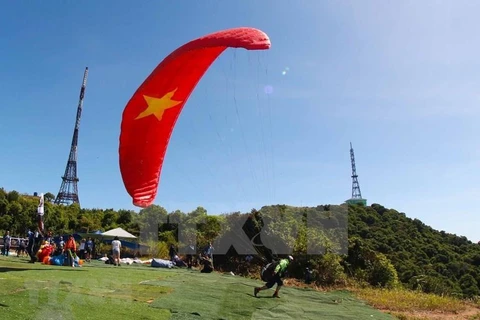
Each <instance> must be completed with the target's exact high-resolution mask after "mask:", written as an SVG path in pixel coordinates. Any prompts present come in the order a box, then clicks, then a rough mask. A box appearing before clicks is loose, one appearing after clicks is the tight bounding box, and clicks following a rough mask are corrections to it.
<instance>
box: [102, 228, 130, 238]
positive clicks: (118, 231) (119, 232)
mask: <svg viewBox="0 0 480 320" xmlns="http://www.w3.org/2000/svg"><path fill="white" fill-rule="evenodd" d="M102 236H103V237H104V238H114V237H119V238H120V239H137V237H135V236H134V235H133V234H131V233H130V232H127V231H125V230H123V229H122V228H115V229H112V230H108V231H105V232H104V233H102Z"/></svg>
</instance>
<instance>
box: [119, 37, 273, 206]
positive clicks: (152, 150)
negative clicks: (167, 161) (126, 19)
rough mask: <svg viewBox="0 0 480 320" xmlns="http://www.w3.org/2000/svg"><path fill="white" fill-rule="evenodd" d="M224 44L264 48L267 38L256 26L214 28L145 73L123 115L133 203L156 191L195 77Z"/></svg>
mask: <svg viewBox="0 0 480 320" xmlns="http://www.w3.org/2000/svg"><path fill="white" fill-rule="evenodd" d="M227 48H244V49H247V50H266V49H269V48H270V39H269V38H268V36H267V35H266V34H265V33H264V32H262V31H260V30H258V29H254V28H234V29H228V30H223V31H219V32H215V33H212V34H209V35H206V36H204V37H201V38H198V39H196V40H193V41H191V42H188V43H187V44H185V45H183V46H181V47H180V48H178V49H177V50H175V51H174V52H172V53H171V54H170V55H169V56H168V57H166V58H165V59H164V60H163V61H162V62H161V63H160V64H159V65H158V66H157V67H156V68H155V69H154V70H153V72H152V73H151V74H150V75H149V76H148V77H147V79H146V80H145V81H144V82H143V83H142V84H141V85H140V87H139V88H138V89H137V91H136V92H135V93H134V95H133V96H132V98H131V99H130V101H129V102H128V103H127V106H126V107H125V110H124V111H123V115H122V124H121V132H120V146H119V162H120V171H121V174H122V179H123V183H124V185H125V188H126V189H127V192H128V194H129V195H130V196H131V197H132V198H133V204H134V205H135V206H138V207H143V208H144V207H148V206H149V205H150V204H152V202H153V201H154V199H155V197H156V195H157V189H158V184H159V181H160V173H161V169H162V164H163V159H164V157H165V152H166V149H167V146H168V142H169V140H170V136H171V134H172V130H173V128H174V126H175V123H176V121H177V119H178V116H179V115H180V112H181V111H182V109H183V106H184V104H185V103H186V101H187V100H188V97H189V96H190V94H191V92H192V91H193V89H194V88H195V86H196V85H197V83H198V81H199V80H200V79H201V77H202V76H203V75H204V74H205V72H206V71H207V69H208V68H209V67H210V65H211V64H212V63H213V62H214V61H215V59H216V58H217V57H218V56H219V55H220V54H221V53H222V52H223V51H224V50H225V49H227Z"/></svg>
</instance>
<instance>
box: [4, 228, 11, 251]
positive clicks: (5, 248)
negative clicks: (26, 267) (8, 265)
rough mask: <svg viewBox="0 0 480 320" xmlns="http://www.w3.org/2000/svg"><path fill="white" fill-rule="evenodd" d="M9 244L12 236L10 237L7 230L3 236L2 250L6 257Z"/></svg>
mask: <svg viewBox="0 0 480 320" xmlns="http://www.w3.org/2000/svg"><path fill="white" fill-rule="evenodd" d="M11 245H12V237H10V231H7V233H6V234H5V236H3V250H4V254H5V256H7V257H8V254H9V252H10V246H11Z"/></svg>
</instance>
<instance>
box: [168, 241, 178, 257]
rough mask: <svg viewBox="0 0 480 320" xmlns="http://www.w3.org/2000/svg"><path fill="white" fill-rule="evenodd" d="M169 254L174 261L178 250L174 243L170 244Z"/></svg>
mask: <svg viewBox="0 0 480 320" xmlns="http://www.w3.org/2000/svg"><path fill="white" fill-rule="evenodd" d="M168 255H169V256H170V261H172V262H174V259H175V256H176V255H177V251H176V250H175V246H174V245H173V243H172V244H171V245H170V249H169V250H168Z"/></svg>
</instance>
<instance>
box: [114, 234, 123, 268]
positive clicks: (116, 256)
mask: <svg viewBox="0 0 480 320" xmlns="http://www.w3.org/2000/svg"><path fill="white" fill-rule="evenodd" d="M121 248H122V243H121V242H120V240H119V239H118V237H115V238H114V239H113V241H112V254H113V264H114V265H115V266H119V267H120V249H121Z"/></svg>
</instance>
